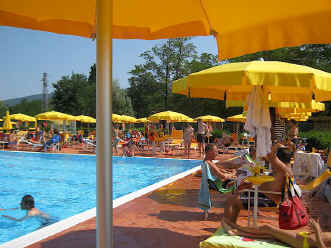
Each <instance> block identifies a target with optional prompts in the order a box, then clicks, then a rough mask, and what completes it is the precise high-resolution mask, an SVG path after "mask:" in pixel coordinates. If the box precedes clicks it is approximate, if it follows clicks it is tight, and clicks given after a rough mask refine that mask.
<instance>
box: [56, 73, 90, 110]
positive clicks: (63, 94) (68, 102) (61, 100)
mask: <svg viewBox="0 0 331 248" xmlns="http://www.w3.org/2000/svg"><path fill="white" fill-rule="evenodd" d="M87 85H88V82H87V78H86V76H85V75H83V74H74V73H72V74H71V76H63V77H62V78H61V80H59V81H58V82H57V83H54V84H53V87H54V89H55V91H54V95H53V98H52V101H51V103H52V104H53V105H54V108H55V110H56V111H59V112H63V113H67V114H72V115H80V114H82V113H84V105H82V104H81V103H82V102H84V101H85V100H86V98H85V96H86V95H84V94H83V93H84V92H85V88H86V87H87Z"/></svg>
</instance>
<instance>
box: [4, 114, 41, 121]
mask: <svg viewBox="0 0 331 248" xmlns="http://www.w3.org/2000/svg"><path fill="white" fill-rule="evenodd" d="M10 118H11V119H14V120H18V121H23V122H35V121H37V119H36V118H34V117H32V116H29V115H25V114H11V115H10Z"/></svg>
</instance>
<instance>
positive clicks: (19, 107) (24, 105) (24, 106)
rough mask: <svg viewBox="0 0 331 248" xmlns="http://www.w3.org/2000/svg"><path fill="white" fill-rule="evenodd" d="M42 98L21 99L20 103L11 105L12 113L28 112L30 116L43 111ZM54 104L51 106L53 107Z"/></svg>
mask: <svg viewBox="0 0 331 248" xmlns="http://www.w3.org/2000/svg"><path fill="white" fill-rule="evenodd" d="M41 107H42V100H32V101H27V100H26V99H23V100H21V102H20V103H18V104H16V105H14V106H11V107H10V108H9V110H10V113H11V114H17V113H21V114H26V115H30V116H35V115H37V114H39V113H40V112H41V109H42V108H41ZM51 107H52V106H49V109H51Z"/></svg>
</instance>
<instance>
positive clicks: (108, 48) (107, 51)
mask: <svg viewBox="0 0 331 248" xmlns="http://www.w3.org/2000/svg"><path fill="white" fill-rule="evenodd" d="M96 4H97V5H96V7H97V9H96V24H97V25H96V27H97V28H96V33H97V64H96V65H97V104H96V105H97V120H98V121H97V135H98V136H97V247H98V248H110V247H113V245H112V244H113V235H112V222H113V197H112V193H113V184H112V150H113V149H112V11H113V7H112V4H113V1H112V0H97V2H96Z"/></svg>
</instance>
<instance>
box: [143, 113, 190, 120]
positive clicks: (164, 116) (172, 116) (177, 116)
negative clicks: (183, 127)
mask: <svg viewBox="0 0 331 248" xmlns="http://www.w3.org/2000/svg"><path fill="white" fill-rule="evenodd" d="M188 119H190V117H188V116H186V115H184V114H181V113H177V112H173V111H164V112H160V113H156V114H153V115H151V116H150V117H148V120H150V121H161V120H163V121H167V122H185V121H186V120H188Z"/></svg>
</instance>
